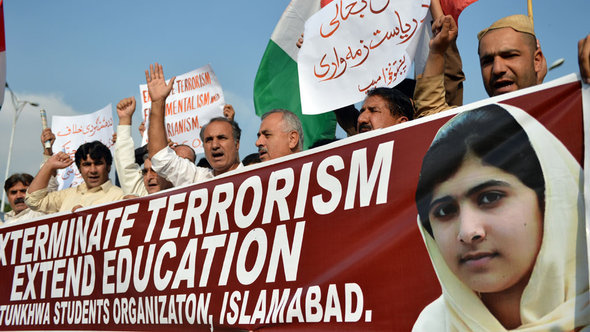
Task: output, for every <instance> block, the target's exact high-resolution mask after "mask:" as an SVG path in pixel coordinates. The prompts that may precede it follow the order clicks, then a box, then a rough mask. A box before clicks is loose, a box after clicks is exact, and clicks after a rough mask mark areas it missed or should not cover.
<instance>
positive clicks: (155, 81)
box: [145, 63, 241, 186]
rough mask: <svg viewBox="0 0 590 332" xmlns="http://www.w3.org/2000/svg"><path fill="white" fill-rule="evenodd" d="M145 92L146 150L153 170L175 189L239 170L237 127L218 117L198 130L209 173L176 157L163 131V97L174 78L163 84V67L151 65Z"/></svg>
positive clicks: (238, 129)
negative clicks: (148, 106)
mask: <svg viewBox="0 0 590 332" xmlns="http://www.w3.org/2000/svg"><path fill="white" fill-rule="evenodd" d="M145 74H146V81H147V85H148V92H149V94H150V98H151V100H152V108H151V111H150V124H149V128H148V137H149V140H148V151H149V156H150V159H151V162H152V168H153V169H154V170H155V171H156V172H157V173H158V174H159V175H161V176H163V177H164V178H166V179H167V180H168V181H170V182H171V183H172V184H173V185H174V186H181V185H186V184H191V183H197V182H201V181H204V180H206V179H210V178H212V177H213V176H218V175H220V174H223V173H226V172H229V171H232V170H235V169H236V168H238V167H240V166H241V164H240V157H239V152H238V151H239V148H240V135H241V130H240V127H239V126H238V124H237V123H236V122H234V121H232V120H229V119H227V118H224V117H217V118H213V119H211V121H210V122H209V123H208V124H206V125H205V126H203V128H201V132H200V136H201V141H202V142H203V148H204V150H205V157H206V159H207V161H208V162H209V164H210V165H211V167H212V170H210V169H208V168H204V167H198V166H196V165H195V164H194V163H191V162H189V161H188V160H186V159H182V158H180V157H178V156H177V155H176V154H175V153H174V152H173V150H172V149H171V148H170V147H168V145H167V141H166V128H165V118H164V117H165V105H166V97H168V95H169V94H170V91H171V90H172V84H173V83H174V79H175V78H176V77H173V78H172V79H170V82H169V83H168V84H166V81H165V79H164V71H163V68H162V65H159V64H157V63H156V64H154V65H150V69H149V71H148V70H146V72H145Z"/></svg>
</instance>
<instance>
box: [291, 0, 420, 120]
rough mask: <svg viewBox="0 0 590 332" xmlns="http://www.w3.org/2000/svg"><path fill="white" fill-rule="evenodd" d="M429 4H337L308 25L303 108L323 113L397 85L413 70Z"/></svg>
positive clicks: (383, 0) (370, 0)
mask: <svg viewBox="0 0 590 332" xmlns="http://www.w3.org/2000/svg"><path fill="white" fill-rule="evenodd" d="M429 5H430V1H429V0H422V1H420V0H418V1H416V0H399V1H390V0H366V1H365V0H362V1H357V0H339V1H338V0H335V1H332V2H331V3H330V4H328V5H326V6H325V7H324V8H323V9H322V10H320V11H319V12H317V13H316V14H315V15H314V16H312V17H311V18H310V19H309V20H307V22H306V23H305V42H304V43H303V46H302V48H301V50H300V52H299V56H298V58H297V64H298V71H299V89H300V92H301V107H302V110H303V113H304V114H320V113H325V112H329V111H332V110H335V109H338V108H340V107H343V106H347V105H350V104H354V103H356V102H358V101H361V100H363V99H364V97H365V94H366V92H367V90H369V89H371V88H373V87H377V86H387V87H393V86H395V85H397V84H398V83H400V82H401V81H403V79H404V78H405V77H406V75H407V73H408V71H409V70H410V68H411V66H412V59H413V57H414V53H415V48H416V44H417V42H418V40H419V36H420V34H421V28H422V26H423V24H422V23H423V20H424V17H425V16H426V13H427V12H428V8H429Z"/></svg>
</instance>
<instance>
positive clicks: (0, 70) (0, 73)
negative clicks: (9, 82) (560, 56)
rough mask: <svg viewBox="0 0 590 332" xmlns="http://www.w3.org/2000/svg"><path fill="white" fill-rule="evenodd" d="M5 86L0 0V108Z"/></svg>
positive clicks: (4, 46) (2, 22) (4, 54)
mask: <svg viewBox="0 0 590 332" xmlns="http://www.w3.org/2000/svg"><path fill="white" fill-rule="evenodd" d="M5 86H6V39H5V38H4V2H3V1H2V0H0V87H1V88H0V108H2V104H3V103H4V87H5Z"/></svg>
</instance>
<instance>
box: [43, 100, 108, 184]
mask: <svg viewBox="0 0 590 332" xmlns="http://www.w3.org/2000/svg"><path fill="white" fill-rule="evenodd" d="M51 131H53V133H55V142H54V143H53V153H57V152H60V151H62V152H65V153H67V154H69V155H70V157H71V158H72V160H74V155H75V153H76V150H77V149H78V147H79V146H80V145H82V144H84V143H86V142H92V141H100V142H102V143H103V144H104V145H106V146H107V147H108V148H109V149H111V153H113V152H114V145H115V143H114V142H113V133H114V129H113V110H112V105H111V104H109V105H107V106H105V107H104V108H103V109H101V110H98V111H96V112H94V113H90V114H84V115H76V116H56V115H54V116H52V117H51ZM57 181H58V183H59V189H64V188H69V187H75V186H77V185H79V184H80V183H82V182H84V180H83V179H82V176H81V175H80V172H79V171H78V167H76V164H72V165H71V166H69V167H67V168H64V169H62V170H59V171H57Z"/></svg>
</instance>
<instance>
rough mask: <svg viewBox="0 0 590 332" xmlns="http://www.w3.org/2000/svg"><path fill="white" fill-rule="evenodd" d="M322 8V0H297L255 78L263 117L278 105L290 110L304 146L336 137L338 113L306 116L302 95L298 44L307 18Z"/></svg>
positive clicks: (285, 15) (256, 104) (279, 26)
mask: <svg viewBox="0 0 590 332" xmlns="http://www.w3.org/2000/svg"><path fill="white" fill-rule="evenodd" d="M318 10H320V0H293V1H291V3H290V4H289V6H288V7H287V9H286V10H285V12H284V13H283V15H282V16H281V19H280V20H279V23H278V24H277V26H276V27H275V30H274V32H273V34H272V36H271V37H270V41H269V42H268V46H267V47H266V51H265V52H264V55H263V57H262V60H261V61H260V66H259V67H258V73H257V74H256V79H255V80H254V107H255V108H256V114H258V115H259V116H260V115H262V114H264V113H266V112H268V111H270V110H271V109H275V108H283V109H287V110H289V111H291V112H293V113H295V114H297V116H299V119H301V122H302V124H303V136H304V148H308V147H309V146H311V145H312V144H313V143H314V142H316V141H317V140H320V139H329V138H334V137H335V132H336V116H335V115H334V112H328V113H324V114H320V115H303V114H302V113H301V98H300V97H299V76H298V74H297V53H298V51H299V49H298V48H297V46H296V45H295V44H296V42H297V39H299V36H300V35H301V33H303V29H304V26H305V21H306V20H307V19H308V18H309V17H311V16H312V15H313V14H315V13H316V12H317V11H318Z"/></svg>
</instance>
